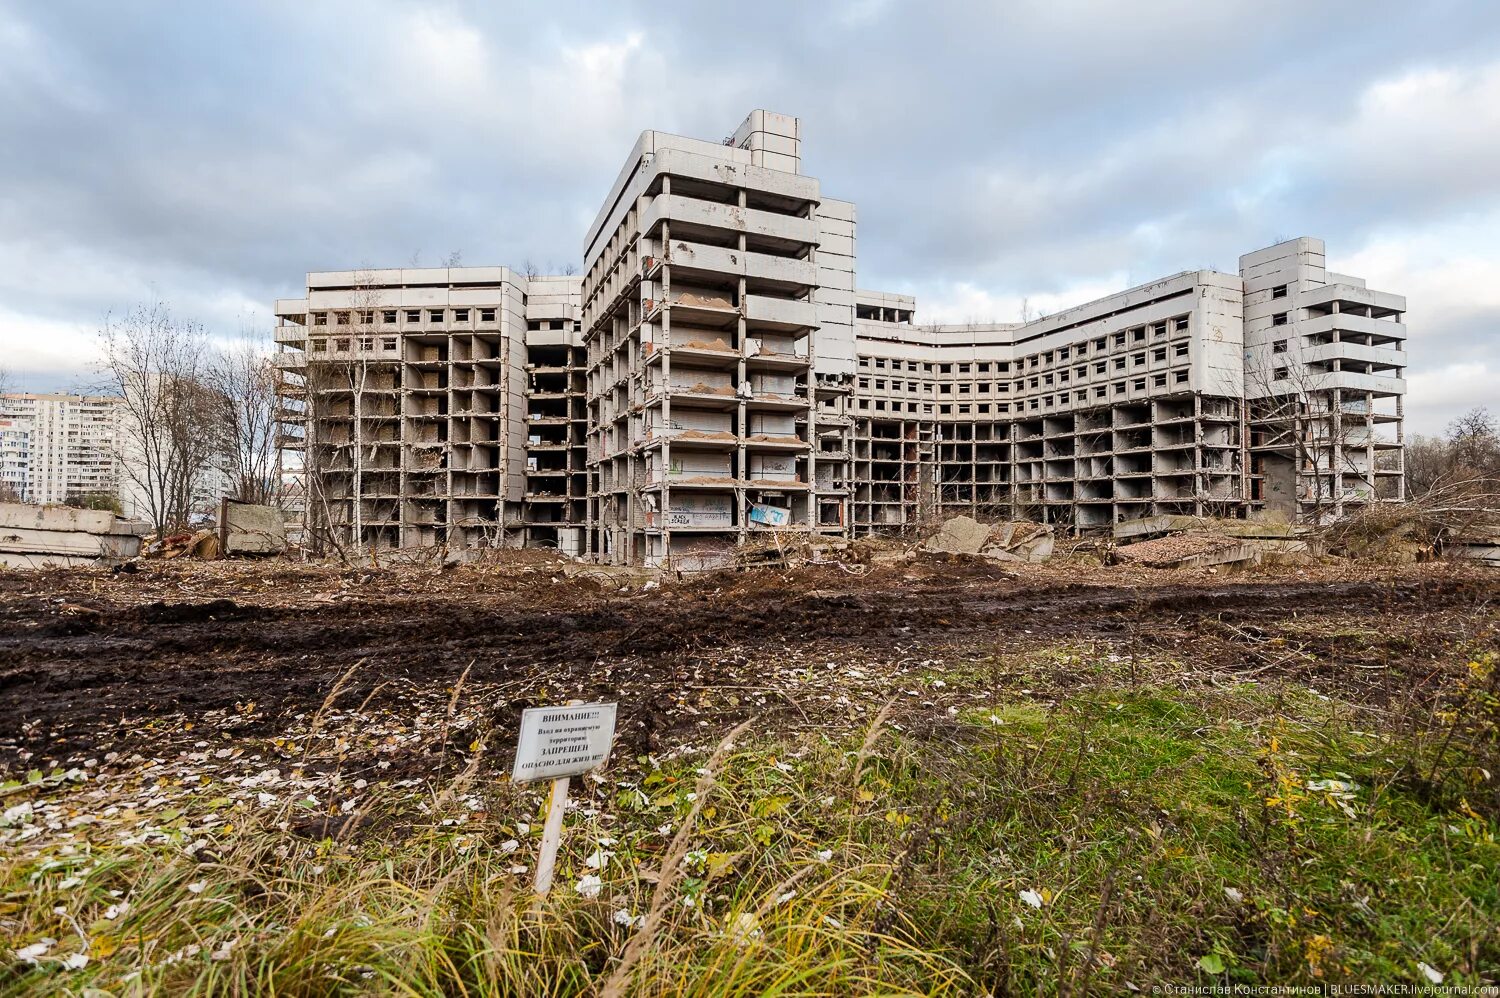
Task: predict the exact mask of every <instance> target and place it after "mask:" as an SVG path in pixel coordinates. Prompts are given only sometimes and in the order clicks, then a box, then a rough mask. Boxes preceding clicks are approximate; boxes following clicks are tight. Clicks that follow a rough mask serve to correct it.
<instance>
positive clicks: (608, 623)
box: [0, 581, 1489, 745]
mask: <svg viewBox="0 0 1500 998" xmlns="http://www.w3.org/2000/svg"><path fill="white" fill-rule="evenodd" d="M995 589H996V587H993V586H972V587H958V588H954V589H953V590H945V589H944V588H943V587H942V586H941V585H940V584H939V585H933V584H930V583H929V584H926V585H922V586H916V587H909V588H901V587H886V588H880V589H869V588H865V589H854V588H851V589H849V590H848V591H833V592H828V591H814V592H810V593H801V594H790V595H788V596H787V597H786V598H785V599H784V600H781V601H776V600H768V599H751V600H734V599H723V598H720V599H714V598H710V597H705V596H703V595H702V594H698V593H694V592H692V591H691V590H668V591H664V592H661V593H657V594H654V596H651V597H641V596H635V597H620V596H613V595H607V596H592V597H590V598H589V599H587V600H586V601H585V600H580V602H586V603H587V604H588V605H583V606H580V607H578V608H577V609H572V608H568V609H558V608H556V607H555V606H551V605H549V606H545V607H535V606H525V605H519V606H518V605H515V604H514V603H513V602H512V603H510V604H506V603H504V602H498V603H497V602H495V601H489V602H478V603H475V604H472V605H471V604H467V603H464V602H461V601H459V600H455V599H453V598H444V599H433V600H427V599H403V600H394V601H388V602H379V601H361V602H348V603H339V604H334V605H314V606H294V607H279V606H258V605H255V604H254V603H237V602H235V601H232V600H227V599H217V600H209V601H202V602H196V603H166V602H152V603H148V604H143V605H139V606H126V607H112V608H104V609H91V608H86V607H78V608H75V609H76V611H77V612H76V613H75V614H74V615H73V616H70V617H67V618H59V617H58V616H57V615H56V614H55V613H53V612H52V610H51V608H47V607H46V605H45V604H39V605H38V607H37V609H38V610H41V611H44V612H42V613H37V614H31V613H28V612H27V611H29V610H30V609H31V608H30V607H25V608H21V612H19V613H18V612H16V611H17V607H14V606H12V607H11V612H10V613H9V614H8V615H7V616H6V617H5V618H4V619H3V620H0V744H8V745H15V744H17V743H18V741H31V740H32V738H33V737H34V736H33V735H29V734H28V735H22V734H21V732H22V729H23V726H28V730H29V731H31V732H40V731H47V732H51V733H53V737H56V736H58V735H59V734H62V735H68V736H74V735H76V736H83V735H84V734H85V733H86V732H87V731H89V730H90V729H101V728H102V729H115V730H113V733H114V734H116V735H118V734H121V733H123V729H119V728H118V727H117V726H118V725H119V724H120V723H121V720H120V719H125V718H128V719H129V722H128V723H130V724H132V725H134V724H136V723H139V721H140V720H141V719H143V718H151V717H157V716H173V715H177V714H189V715H192V714H195V713H199V712H203V711H209V710H222V709H227V708H231V707H233V706H234V705H235V704H236V703H240V702H244V701H249V700H255V701H257V702H258V703H260V704H262V705H263V706H265V707H269V708H272V710H270V711H268V712H267V713H266V715H265V719H264V721H263V723H270V720H271V719H273V718H274V717H276V716H278V715H282V716H284V715H285V714H287V713H292V712H296V711H299V710H310V709H315V708H316V706H317V704H318V703H319V702H321V700H322V698H323V697H324V696H325V695H326V693H327V691H328V690H329V689H330V687H331V686H332V685H333V684H334V683H335V682H336V681H337V680H338V678H339V677H340V676H341V675H342V674H343V673H344V672H345V671H346V670H348V669H349V667H350V666H352V665H354V664H355V663H358V662H363V666H362V667H361V668H360V669H359V670H358V672H357V674H356V675H355V676H354V677H352V678H351V682H350V685H349V687H348V690H349V693H350V695H351V696H356V697H361V698H362V697H364V696H367V695H369V693H370V692H371V691H372V690H374V689H375V687H376V686H377V685H378V684H379V683H381V682H383V681H385V682H388V681H391V680H404V681H405V684H406V686H407V688H408V689H409V688H410V686H411V685H417V686H426V685H431V686H434V687H440V688H441V687H445V686H446V685H447V684H448V683H451V682H452V681H453V680H454V679H456V678H457V676H458V675H459V674H460V673H461V672H462V671H463V670H464V668H465V667H466V666H468V665H469V664H470V663H471V662H472V663H473V667H472V670H471V672H470V681H471V682H489V683H501V682H506V681H513V680H520V681H524V680H528V679H530V678H531V677H533V676H536V675H538V674H539V673H540V672H541V671H542V670H544V669H549V668H558V667H563V668H566V669H568V670H570V671H573V672H574V673H575V674H576V673H577V672H578V670H583V671H584V672H585V673H586V672H588V670H591V669H594V668H596V665H597V664H603V665H608V666H619V665H620V664H622V663H637V664H636V665H634V666H633V667H634V668H650V667H653V666H654V667H655V668H658V669H659V670H660V671H661V673H662V684H663V687H664V688H666V687H667V686H669V685H670V683H671V682H672V681H673V678H672V674H673V673H674V672H675V671H680V669H678V666H680V665H681V664H682V663H683V662H685V661H692V662H693V663H694V664H695V668H696V669H697V670H698V671H699V673H700V675H701V680H702V681H703V682H705V683H708V684H713V683H715V682H719V683H726V684H727V683H733V682H740V681H743V680H744V678H745V672H746V669H745V668H744V667H743V666H735V665H734V664H732V663H726V662H723V661H719V660H716V658H715V655H714V651H715V650H716V649H723V648H727V647H734V648H738V649H741V650H744V651H748V652H750V653H751V654H753V653H754V651H755V650H756V649H758V648H764V649H766V650H767V653H768V654H771V653H776V654H782V649H783V648H784V647H785V646H787V645H794V646H799V647H802V648H805V649H806V650H807V651H808V653H809V654H821V653H822V651H825V650H826V651H829V652H834V651H840V650H842V651H848V650H859V651H861V652H864V653H868V654H872V655H877V656H878V655H883V654H885V653H887V652H888V651H889V649H890V647H891V645H892V644H893V643H894V642H900V643H902V644H903V645H910V644H911V643H913V642H921V643H924V644H926V645H928V646H930V647H931V648H932V649H933V650H934V652H936V651H938V650H940V649H943V648H946V647H950V646H954V645H958V644H963V643H966V642H967V643H969V644H971V645H973V644H980V643H984V642H989V643H991V644H993V643H994V642H995V641H996V639H1003V638H1006V637H1014V638H1016V639H1017V643H1018V644H1030V643H1035V642H1040V641H1045V640H1087V639H1097V638H1105V639H1110V640H1115V641H1121V640H1124V641H1129V640H1131V639H1133V638H1143V637H1148V636H1150V635H1152V634H1153V633H1155V632H1157V631H1166V630H1171V631H1173V632H1174V633H1177V634H1181V633H1182V632H1183V631H1184V630H1186V631H1188V632H1189V633H1190V632H1192V631H1193V629H1194V627H1195V623H1194V622H1195V621H1197V622H1203V621H1205V620H1206V619H1209V620H1212V621H1216V622H1228V623H1232V624H1235V625H1237V626H1245V625H1257V626H1261V627H1265V626H1271V627H1274V626H1275V625H1276V623H1277V622H1279V621H1286V620H1291V619H1294V618H1297V617H1299V616H1302V615H1310V614H1330V613H1337V614H1339V615H1345V616H1347V615H1350V614H1355V615H1361V616H1368V617H1382V616H1385V615H1387V614H1391V613H1401V614H1405V615H1413V614H1422V613H1438V612H1447V611H1451V610H1453V609H1454V608H1460V607H1463V606H1465V605H1472V604H1475V603H1477V602H1478V601H1480V600H1482V599H1485V598H1487V597H1488V595H1489V594H1488V593H1486V592H1483V591H1479V590H1476V589H1475V588H1474V587H1473V586H1469V585H1465V584H1463V583H1461V582H1443V581H1439V582H1398V583H1394V584H1393V583H1390V582H1347V583H1307V584H1295V583H1293V584H1268V583H1263V582H1262V583H1256V584H1241V585H1224V586H1218V587H1183V586H1164V587H1152V588H1126V587H1110V586H1099V585H1084V584H1078V585H1062V586H1049V587H1040V588H1031V589H1019V588H1015V587H1011V588H1009V589H1008V590H1006V591H1004V592H1000V593H996V592H995ZM646 662H651V663H652V666H647V665H645V663H646ZM751 671H753V667H752V670H751Z"/></svg>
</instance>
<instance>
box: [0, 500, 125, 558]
mask: <svg viewBox="0 0 1500 998" xmlns="http://www.w3.org/2000/svg"><path fill="white" fill-rule="evenodd" d="M149 530H150V527H149V525H148V524H145V523H141V522H138V521H134V520H126V519H124V518H122V517H117V516H115V514H113V513H111V512H109V511H108V510H97V509H73V508H72V507H71V506H33V505H29V504H26V503H0V565H4V566H6V567H10V568H64V567H73V566H78V565H93V564H100V563H106V564H107V563H112V562H119V561H127V560H129V559H131V558H134V557H135V556H136V555H138V554H139V553H140V550H141V538H142V537H144V536H145V535H146V533H148V532H149Z"/></svg>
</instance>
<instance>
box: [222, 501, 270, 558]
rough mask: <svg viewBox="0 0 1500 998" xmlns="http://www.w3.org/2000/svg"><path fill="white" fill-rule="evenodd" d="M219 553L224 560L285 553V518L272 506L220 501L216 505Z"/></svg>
mask: <svg viewBox="0 0 1500 998" xmlns="http://www.w3.org/2000/svg"><path fill="white" fill-rule="evenodd" d="M219 550H220V551H222V552H223V553H224V556H225V557H233V556H234V555H244V554H252V555H256V554H258V555H264V554H281V553H282V552H283V551H285V550H286V518H285V517H284V516H283V515H282V512H281V510H279V509H277V508H276V507H275V506H257V505H254V504H253V503H248V502H236V501H234V500H233V499H224V500H222V501H221V502H220V503H219Z"/></svg>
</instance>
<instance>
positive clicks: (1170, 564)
mask: <svg viewBox="0 0 1500 998" xmlns="http://www.w3.org/2000/svg"><path fill="white" fill-rule="evenodd" d="M1116 557H1117V558H1119V560H1120V561H1122V562H1124V563H1126V564H1134V565H1143V566H1145V567H1147V568H1207V567H1209V566H1213V565H1232V564H1244V563H1251V564H1253V563H1256V562H1258V561H1259V560H1260V557H1261V547H1260V545H1259V544H1258V543H1256V542H1255V541H1250V540H1244V539H1242V538H1238V537H1226V536H1224V535H1223V534H1218V533H1210V532H1208V531H1195V532H1189V533H1178V534H1171V535H1169V536H1167V537H1156V538H1153V539H1152V540H1149V541H1141V542H1140V543H1138V544H1131V545H1128V546H1126V547H1122V548H1120V549H1119V551H1118V552H1116Z"/></svg>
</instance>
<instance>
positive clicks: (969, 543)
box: [922, 516, 1053, 564]
mask: <svg viewBox="0 0 1500 998" xmlns="http://www.w3.org/2000/svg"><path fill="white" fill-rule="evenodd" d="M1052 548H1053V537H1052V528H1051V527H1049V526H1047V525H1045V524H1041V523H1031V522H1029V521H1026V520H1018V521H1013V522H1010V523H999V524H989V523H980V522H979V521H978V520H975V519H974V518H973V517H970V516H954V517H949V518H948V519H947V520H944V521H943V523H942V525H941V526H939V527H938V529H937V531H936V532H935V533H934V534H933V535H932V536H931V537H928V538H927V539H926V540H925V541H923V542H922V550H924V551H929V552H932V553H934V554H968V555H976V556H978V557H981V558H992V559H994V560H995V561H1024V562H1031V563H1033V564H1035V563H1040V562H1043V561H1046V560H1047V559H1048V558H1050V557H1052Z"/></svg>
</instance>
